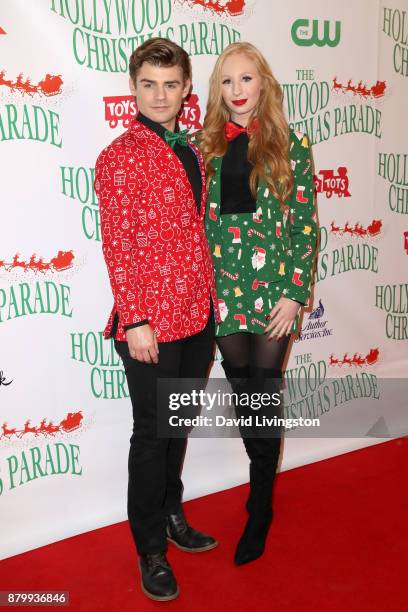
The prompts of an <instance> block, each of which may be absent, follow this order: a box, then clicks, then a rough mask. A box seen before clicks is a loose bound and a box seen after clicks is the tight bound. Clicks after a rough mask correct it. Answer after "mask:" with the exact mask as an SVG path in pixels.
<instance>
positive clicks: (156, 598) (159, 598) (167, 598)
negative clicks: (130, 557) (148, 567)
mask: <svg viewBox="0 0 408 612" xmlns="http://www.w3.org/2000/svg"><path fill="white" fill-rule="evenodd" d="M138 565H139V571H140V573H142V568H141V567H140V561H139V560H138ZM140 587H141V589H142V592H143V593H144V594H145V595H146V597H148V598H149V599H153V601H171V600H172V599H176V597H178V595H179V592H180V590H179V587H178V585H177V591H176V592H175V593H173V595H162V596H160V595H154V593H151V592H150V591H148V590H147V589H146V588H145V586H144V584H143V580H142V579H141V580H140Z"/></svg>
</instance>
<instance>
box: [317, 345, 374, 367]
mask: <svg viewBox="0 0 408 612" xmlns="http://www.w3.org/2000/svg"><path fill="white" fill-rule="evenodd" d="M379 354H380V350H379V348H378V347H377V348H372V349H370V351H369V352H368V353H367V355H364V356H363V355H360V354H359V353H354V355H353V357H349V355H348V353H345V354H344V356H343V358H339V359H338V358H337V357H335V356H334V355H333V353H332V354H331V355H330V357H329V365H331V366H340V367H341V366H343V365H347V366H349V367H352V366H354V367H360V368H361V367H362V366H363V365H369V366H371V365H374V364H375V363H376V362H377V361H378V357H379Z"/></svg>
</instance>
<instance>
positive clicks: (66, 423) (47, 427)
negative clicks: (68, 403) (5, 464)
mask: <svg viewBox="0 0 408 612" xmlns="http://www.w3.org/2000/svg"><path fill="white" fill-rule="evenodd" d="M83 418H84V417H83V415H82V411H81V410H79V411H78V412H68V414H67V416H66V417H65V418H64V419H63V420H62V421H60V422H59V423H58V424H54V423H53V422H52V421H48V423H47V419H46V418H44V419H42V420H41V422H40V424H39V425H31V420H30V419H27V420H26V422H25V423H24V427H23V429H17V428H16V427H9V426H8V423H7V422H4V423H3V424H2V426H1V432H0V439H1V438H6V439H8V440H10V439H11V438H13V437H16V438H22V437H23V436H25V435H27V434H32V435H34V436H35V437H36V438H37V437H38V436H39V435H42V436H46V437H47V436H55V435H56V434H58V433H61V432H65V433H71V432H72V431H75V430H76V429H79V428H80V427H81V425H82V420H83Z"/></svg>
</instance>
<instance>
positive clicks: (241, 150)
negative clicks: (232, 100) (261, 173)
mask: <svg viewBox="0 0 408 612" xmlns="http://www.w3.org/2000/svg"><path fill="white" fill-rule="evenodd" d="M234 123H235V122H234ZM236 125H239V124H238V123H237V124H236ZM248 142H249V138H248V134H246V133H245V132H242V134H239V136H237V137H236V138H234V140H231V141H230V142H229V143H228V148H227V151H226V153H225V155H224V157H223V160H222V165H221V206H220V212H221V214H222V215H224V214H235V213H248V212H256V199H255V198H254V196H253V195H252V193H251V190H250V188H249V176H250V174H251V171H252V164H251V163H250V162H249V161H248Z"/></svg>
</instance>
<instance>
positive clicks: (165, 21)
mask: <svg viewBox="0 0 408 612" xmlns="http://www.w3.org/2000/svg"><path fill="white" fill-rule="evenodd" d="M247 4H248V5H252V4H254V0H246V1H243V0H239V1H237V0H228V1H227V2H225V1H223V0H216V1H214V0H212V1H209V2H208V1H207V2H206V1H204V0H203V1H200V2H199V1H190V2H180V0H115V2H101V3H96V2H92V3H89V2H88V3H85V2H83V1H81V0H74V1H72V0H71V1H68V0H50V11H51V12H52V13H53V14H54V15H55V16H56V17H59V18H60V19H65V20H66V22H68V23H69V24H70V25H71V27H72V40H71V50H72V55H73V58H74V60H75V62H76V63H77V64H78V65H80V66H83V67H84V68H88V69H91V70H98V71H103V72H124V73H126V72H127V71H128V58H129V56H130V55H131V53H132V52H133V51H134V49H136V48H137V47H138V46H140V45H141V44H142V43H143V42H144V41H145V40H147V39H149V38H152V37H156V36H158V37H162V38H168V39H169V40H173V41H174V42H176V43H177V44H179V45H180V46H181V47H183V48H184V49H185V50H186V51H187V53H188V54H189V55H191V56H200V55H219V54H220V53H221V52H222V51H223V50H224V49H225V47H227V46H228V45H229V44H230V43H233V42H237V41H238V40H240V39H241V33H240V31H239V30H237V29H236V27H235V26H234V23H233V20H234V19H237V18H238V19H241V18H242V17H243V16H244V15H245V14H246V5H247ZM197 9H198V10H199V11H202V14H201V15H199V14H197V12H196V11H197ZM209 12H210V14H211V16H212V17H215V18H216V19H215V20H214V19H212V20H211V21H209V20H208V16H209ZM176 15H177V19H176V18H175V17H176ZM180 16H181V17H182V19H183V22H182V23H179V17H180ZM224 17H228V18H229V20H230V21H229V22H228V23H224V22H223V18H224Z"/></svg>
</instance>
